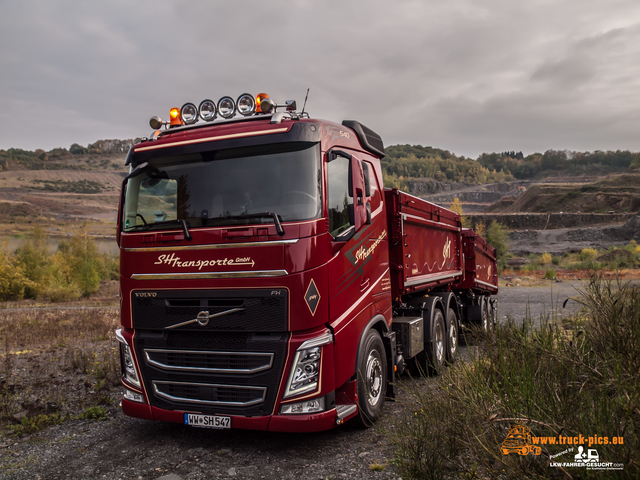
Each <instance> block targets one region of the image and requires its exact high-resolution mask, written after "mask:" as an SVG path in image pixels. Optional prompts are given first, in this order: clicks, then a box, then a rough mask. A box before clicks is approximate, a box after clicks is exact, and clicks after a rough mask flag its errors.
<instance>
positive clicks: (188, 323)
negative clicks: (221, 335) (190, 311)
mask: <svg viewBox="0 0 640 480" xmlns="http://www.w3.org/2000/svg"><path fill="white" fill-rule="evenodd" d="M243 310H244V308H232V309H231V310H225V311H224V312H218V313H214V314H213V315H209V312H206V314H207V323H209V320H211V319H212V318H216V317H221V316H222V315H227V314H228V313H235V312H242V311H243ZM200 313H204V312H200ZM200 313H199V314H198V316H199V315H200ZM199 320H200V319H199V318H194V319H193V320H187V321H186V322H181V323H176V324H175V325H170V326H168V327H164V329H165V330H170V329H172V328H178V327H184V326H185V325H190V324H192V323H195V322H198V321H199ZM201 325H202V326H203V327H204V326H205V325H206V323H202V324H201Z"/></svg>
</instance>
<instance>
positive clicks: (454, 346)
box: [449, 321, 458, 356]
mask: <svg viewBox="0 0 640 480" xmlns="http://www.w3.org/2000/svg"><path fill="white" fill-rule="evenodd" d="M449 345H451V355H452V356H453V355H455V354H456V352H457V351H458V330H457V329H456V322H455V321H453V322H451V328H449Z"/></svg>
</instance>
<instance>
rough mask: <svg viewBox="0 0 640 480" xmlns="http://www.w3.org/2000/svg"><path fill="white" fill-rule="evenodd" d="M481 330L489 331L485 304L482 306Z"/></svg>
mask: <svg viewBox="0 0 640 480" xmlns="http://www.w3.org/2000/svg"><path fill="white" fill-rule="evenodd" d="M482 328H483V329H484V330H488V329H489V314H488V313H487V304H486V303H484V302H483V304H482Z"/></svg>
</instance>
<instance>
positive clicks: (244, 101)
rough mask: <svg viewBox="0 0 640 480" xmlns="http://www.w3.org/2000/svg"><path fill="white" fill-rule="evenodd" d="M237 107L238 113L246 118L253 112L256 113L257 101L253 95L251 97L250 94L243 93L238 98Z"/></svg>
mask: <svg viewBox="0 0 640 480" xmlns="http://www.w3.org/2000/svg"><path fill="white" fill-rule="evenodd" d="M236 105H238V113H240V115H244V116H245V117H248V116H249V115H251V114H253V112H255V110H256V101H255V99H254V98H253V95H250V94H248V93H243V94H242V95H240V96H239V97H238V101H237V102H236Z"/></svg>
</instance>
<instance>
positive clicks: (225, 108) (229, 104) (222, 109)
mask: <svg viewBox="0 0 640 480" xmlns="http://www.w3.org/2000/svg"><path fill="white" fill-rule="evenodd" d="M218 113H219V114H220V116H221V117H222V118H227V119H229V118H231V117H233V116H234V115H235V113H236V103H235V102H234V101H233V98H231V97H222V98H221V99H220V100H218Z"/></svg>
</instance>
